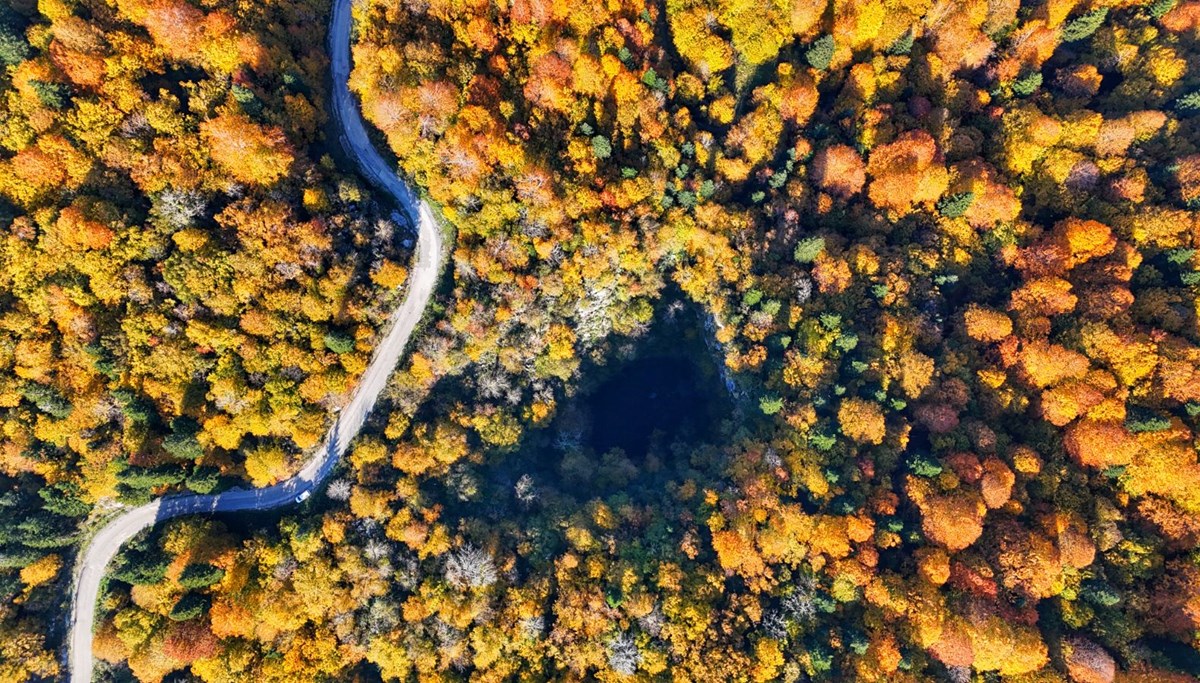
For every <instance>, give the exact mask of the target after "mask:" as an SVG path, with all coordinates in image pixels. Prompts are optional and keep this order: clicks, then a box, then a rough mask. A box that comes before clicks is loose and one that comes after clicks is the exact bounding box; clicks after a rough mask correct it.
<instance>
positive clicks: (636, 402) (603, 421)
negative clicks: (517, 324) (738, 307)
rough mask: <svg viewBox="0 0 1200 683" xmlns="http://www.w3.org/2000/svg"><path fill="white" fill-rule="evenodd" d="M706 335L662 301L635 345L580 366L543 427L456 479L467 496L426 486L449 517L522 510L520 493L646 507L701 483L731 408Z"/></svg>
mask: <svg viewBox="0 0 1200 683" xmlns="http://www.w3.org/2000/svg"><path fill="white" fill-rule="evenodd" d="M707 334H708V333H707V331H706V330H705V328H704V325H703V319H702V317H701V314H700V312H699V311H698V310H697V309H696V308H695V307H694V306H692V305H690V304H685V303H683V302H682V301H681V300H680V299H679V297H678V296H671V295H670V294H668V295H666V296H664V298H663V299H662V300H661V301H660V303H659V305H658V306H657V310H656V312H655V317H654V322H653V323H652V327H651V329H650V330H649V331H648V332H647V333H646V334H645V335H644V336H642V337H638V338H633V339H616V340H614V341H613V344H612V347H613V350H612V351H611V352H610V353H609V354H608V357H606V358H605V359H604V361H603V362H591V361H585V362H584V363H583V366H582V367H581V368H580V372H579V375H580V380H579V382H578V384H577V386H576V390H575V391H574V393H573V395H571V396H569V397H566V398H564V399H562V401H561V402H560V404H559V407H558V413H557V415H556V416H555V417H554V418H553V419H552V420H551V421H550V423H549V424H548V425H547V426H545V427H543V428H541V429H535V430H532V431H530V432H528V433H527V434H526V437H525V440H524V443H523V444H522V446H521V447H520V448H519V449H517V450H516V451H514V452H511V453H493V454H491V455H490V456H489V457H488V459H487V461H486V462H485V463H484V464H482V465H480V466H477V467H472V468H471V471H470V472H469V473H465V476H466V477H468V478H470V479H471V480H472V482H471V486H470V487H469V488H471V489H473V493H472V494H471V495H465V496H464V495H461V489H460V490H459V491H458V494H459V495H456V493H455V492H454V491H451V490H449V489H453V488H456V487H460V486H461V484H462V481H461V478H460V477H456V476H455V475H454V474H453V473H452V474H451V475H450V476H448V477H446V478H444V479H443V481H441V482H438V483H433V486H436V487H446V488H444V489H443V490H442V491H441V492H440V493H439V494H437V498H438V499H439V500H445V501H450V500H453V499H454V498H455V497H457V498H458V499H459V501H458V503H452V504H451V505H452V507H459V506H461V509H459V510H458V511H457V512H458V513H459V514H463V515H473V514H481V513H482V514H484V515H496V516H503V515H505V514H509V513H511V512H512V505H513V504H522V503H528V502H529V499H528V498H527V499H525V500H522V496H523V493H522V491H523V487H528V488H527V489H524V491H527V492H532V495H533V496H536V498H537V499H539V500H542V501H543V502H548V501H550V500H554V501H557V502H559V503H564V504H566V505H567V506H571V504H572V502H574V503H582V502H584V501H587V500H590V499H593V498H603V497H607V496H613V495H620V496H622V497H625V498H628V499H630V500H632V501H644V502H651V501H655V500H658V499H659V498H661V496H662V495H663V494H664V491H665V486H666V484H667V483H668V482H670V481H682V480H683V479H686V478H689V477H697V476H699V477H701V478H707V477H708V476H711V473H712V471H713V470H714V469H717V468H720V467H721V458H720V455H719V453H720V449H719V447H717V446H716V445H715V444H720V443H722V442H723V441H724V436H725V433H726V432H727V431H728V430H729V429H730V428H731V426H732V422H731V418H732V416H733V410H734V406H733V401H732V399H731V398H730V396H729V394H728V391H727V389H726V388H725V386H724V384H723V382H722V379H721V377H720V374H719V372H718V367H717V364H716V359H715V358H714V355H713V353H712V351H711V349H710V348H709V347H708V346H707V345H706V343H705V337H706V335H707ZM522 480H524V482H525V483H524V484H522V483H521V482H522Z"/></svg>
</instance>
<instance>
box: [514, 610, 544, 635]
mask: <svg viewBox="0 0 1200 683" xmlns="http://www.w3.org/2000/svg"><path fill="white" fill-rule="evenodd" d="M520 628H521V635H523V636H525V637H526V638H529V639H530V640H537V639H539V638H541V637H542V634H543V633H544V632H545V631H546V618H545V617H543V616H542V615H540V614H539V615H538V616H536V617H525V618H524V619H522V620H521V623H520Z"/></svg>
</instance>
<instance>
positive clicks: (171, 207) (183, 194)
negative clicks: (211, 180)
mask: <svg viewBox="0 0 1200 683" xmlns="http://www.w3.org/2000/svg"><path fill="white" fill-rule="evenodd" d="M206 203H207V202H205V201H204V197H202V196H201V195H200V194H199V193H197V192H192V191H190V190H177V189H175V188H167V189H165V190H163V191H162V192H160V193H159V194H158V196H157V197H155V198H154V200H153V203H152V205H151V207H150V213H152V214H154V216H155V217H156V218H158V219H159V220H161V221H162V222H164V223H166V224H167V225H168V226H169V227H171V228H174V229H176V230H180V229H182V228H186V227H190V226H191V225H192V223H193V222H194V221H195V220H196V219H197V218H199V217H200V216H201V215H202V214H203V213H204V206H205V204H206Z"/></svg>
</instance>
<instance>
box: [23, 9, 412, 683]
mask: <svg viewBox="0 0 1200 683" xmlns="http://www.w3.org/2000/svg"><path fill="white" fill-rule="evenodd" d="M325 10H326V8H325V7H324V5H323V4H322V5H316V6H312V7H309V6H305V5H302V4H292V3H275V2H251V3H223V2H218V3H208V4H207V5H205V6H203V7H200V6H195V5H193V4H190V3H188V2H186V1H183V0H180V1H178V2H171V1H168V2H153V3H143V2H140V1H138V0H134V1H131V2H124V1H123V2H119V3H107V2H103V1H102V0H97V1H94V2H92V1H85V2H59V1H57V0H55V1H51V2H40V3H34V2H23V1H17V2H13V3H12V4H11V5H10V4H9V3H4V6H3V7H0V65H2V66H3V70H2V71H0V225H3V226H4V232H3V237H2V241H0V368H2V371H0V425H2V427H0V429H2V431H3V437H2V438H0V510H3V513H2V514H0V566H2V567H3V568H2V569H0V593H2V594H3V596H4V600H3V601H2V603H3V604H2V606H0V679H3V680H24V678H25V676H27V675H31V674H32V675H41V676H45V677H54V672H55V671H56V669H57V665H56V663H55V659H56V658H55V657H53V656H51V655H50V653H48V652H46V651H44V650H43V649H42V648H43V645H41V639H42V638H43V637H44V636H45V635H46V633H47V626H48V624H50V623H53V624H54V627H55V631H54V632H57V629H59V628H61V623H62V620H61V619H60V618H59V614H61V612H62V610H63V609H64V604H65V602H64V601H63V598H64V597H65V596H64V590H65V586H66V581H67V580H69V578H70V572H69V570H66V569H64V567H65V566H67V565H69V563H70V561H71V559H72V556H73V553H74V549H73V548H72V547H71V546H72V544H73V543H74V542H75V541H76V540H77V538H78V534H77V529H78V527H79V523H80V520H81V519H82V518H83V517H85V516H86V515H87V514H88V512H89V510H90V509H92V507H93V506H94V505H96V504H97V503H103V504H104V505H103V506H102V509H107V508H109V507H111V503H112V502H113V501H114V499H116V500H119V501H121V502H125V503H137V502H143V501H145V500H149V499H150V497H151V496H152V495H154V494H157V493H161V492H162V491H164V490H168V489H185V490H192V491H200V492H208V491H211V490H213V489H214V488H216V487H219V486H222V485H224V484H225V482H226V481H240V480H242V479H248V480H249V481H251V482H253V483H255V484H260V485H261V484H264V483H269V482H271V481H273V480H275V479H278V478H280V477H282V476H285V475H287V474H289V473H290V472H291V471H292V469H293V468H294V465H295V463H296V462H298V460H299V458H300V456H301V454H302V453H303V452H304V450H305V449H308V448H310V447H311V446H313V445H314V444H316V443H317V441H318V440H319V438H320V437H321V436H323V434H324V431H325V428H326V426H327V425H328V422H329V417H328V413H329V410H330V408H332V407H333V406H334V405H336V404H337V403H338V402H339V401H340V400H341V398H342V397H343V396H344V395H345V393H346V392H347V391H348V390H349V389H350V387H352V386H353V384H354V382H355V379H356V378H357V376H358V374H359V373H360V372H361V371H362V370H363V368H364V367H365V365H366V362H367V359H368V357H369V353H370V351H371V349H372V346H373V342H374V338H375V333H376V330H377V328H378V326H379V324H380V323H381V322H382V320H383V317H384V315H385V314H386V311H387V307H388V304H389V303H390V301H391V298H392V296H393V294H392V293H391V292H392V291H393V290H394V288H396V287H397V286H398V285H400V284H402V283H403V282H404V279H405V266H404V265H403V264H405V262H406V260H407V258H406V255H405V254H404V253H402V251H401V250H400V249H399V248H398V247H399V242H400V239H401V235H400V233H399V230H398V227H397V226H396V225H395V224H394V222H393V221H392V220H391V219H390V218H388V216H387V214H386V212H381V211H380V210H378V209H377V208H375V207H374V205H373V203H372V201H371V200H370V198H369V196H368V195H367V193H366V190H365V186H363V185H362V184H361V183H360V182H359V181H358V180H356V179H355V178H354V177H353V176H350V175H347V174H345V173H343V172H340V171H339V170H337V167H336V166H335V164H334V162H333V160H332V159H331V158H330V157H329V156H328V155H327V154H326V148H325V144H324V142H323V138H324V135H323V127H324V125H325V119H326V114H325V109H324V106H325V105H324V101H325V88H326V82H327V67H326V57H325V55H324V51H323V49H322V48H321V45H322V39H323V28H322V21H323V17H324V12H325Z"/></svg>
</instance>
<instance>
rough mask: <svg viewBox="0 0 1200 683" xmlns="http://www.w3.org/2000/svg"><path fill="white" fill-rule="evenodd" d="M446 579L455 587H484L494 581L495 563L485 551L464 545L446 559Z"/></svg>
mask: <svg viewBox="0 0 1200 683" xmlns="http://www.w3.org/2000/svg"><path fill="white" fill-rule="evenodd" d="M446 580H447V581H449V582H450V585H452V586H455V587H456V588H486V587H488V586H490V585H492V584H493V583H495V582H496V563H495V562H494V561H493V560H492V556H491V555H489V554H488V553H487V551H485V550H481V549H479V548H476V547H475V546H473V545H465V546H463V547H461V548H459V549H458V550H455V551H454V552H452V553H450V557H449V559H447V560H446Z"/></svg>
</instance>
